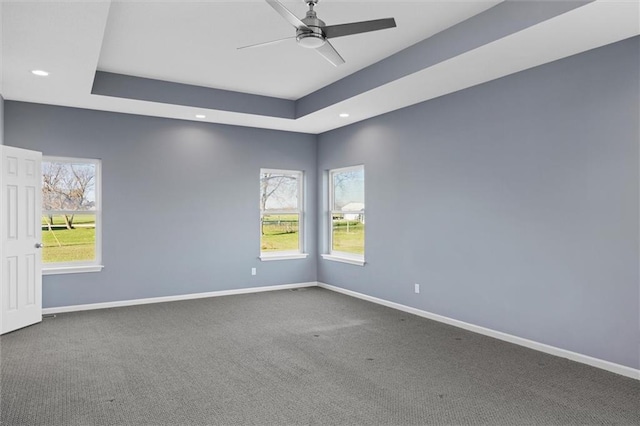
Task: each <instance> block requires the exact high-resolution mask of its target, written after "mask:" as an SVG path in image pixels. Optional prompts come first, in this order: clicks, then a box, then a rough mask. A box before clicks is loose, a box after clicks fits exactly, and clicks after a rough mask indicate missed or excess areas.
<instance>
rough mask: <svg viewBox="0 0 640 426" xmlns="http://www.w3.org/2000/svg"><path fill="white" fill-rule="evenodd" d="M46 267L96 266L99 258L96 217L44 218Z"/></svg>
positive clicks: (43, 259) (91, 215)
mask: <svg viewBox="0 0 640 426" xmlns="http://www.w3.org/2000/svg"><path fill="white" fill-rule="evenodd" d="M42 242H43V243H44V247H43V249H42V261H43V262H44V263H61V262H78V261H84V262H92V261H94V260H95V257H96V216H95V214H93V213H81V214H74V215H47V214H46V213H45V214H44V215H43V216H42Z"/></svg>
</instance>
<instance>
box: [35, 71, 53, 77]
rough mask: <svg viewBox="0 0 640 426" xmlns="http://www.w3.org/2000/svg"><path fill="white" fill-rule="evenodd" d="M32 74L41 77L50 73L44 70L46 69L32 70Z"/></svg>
mask: <svg viewBox="0 0 640 426" xmlns="http://www.w3.org/2000/svg"><path fill="white" fill-rule="evenodd" d="M31 74H33V75H37V76H39V77H46V76H48V75H49V73H48V72H47V71H44V70H32V71H31Z"/></svg>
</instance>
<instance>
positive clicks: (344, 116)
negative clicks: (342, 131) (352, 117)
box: [340, 112, 349, 118]
mask: <svg viewBox="0 0 640 426" xmlns="http://www.w3.org/2000/svg"><path fill="white" fill-rule="evenodd" d="M348 116H349V114H347V113H346V112H343V113H342V114H340V117H342V118H347V117H348Z"/></svg>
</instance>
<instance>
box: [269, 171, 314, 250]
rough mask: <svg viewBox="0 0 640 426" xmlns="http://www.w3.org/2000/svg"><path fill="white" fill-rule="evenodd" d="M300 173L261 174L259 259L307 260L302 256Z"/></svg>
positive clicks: (278, 172)
mask: <svg viewBox="0 0 640 426" xmlns="http://www.w3.org/2000/svg"><path fill="white" fill-rule="evenodd" d="M302 188H303V173H302V172H301V171H296V170H271V169H261V170H260V259H261V260H282V259H299V258H304V257H307V254H305V253H303V252H304V249H303V247H304V240H303V229H304V214H303V199H302Z"/></svg>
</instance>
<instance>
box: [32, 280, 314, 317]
mask: <svg viewBox="0 0 640 426" xmlns="http://www.w3.org/2000/svg"><path fill="white" fill-rule="evenodd" d="M317 285H318V283H317V282H315V281H312V282H308V283H296V284H283V285H274V286H264V287H250V288H239V289H236V290H221V291H210V292H206V293H192V294H180V295H176V296H162V297H150V298H146V299H132V300H119V301H116V302H104V303H89V304H86V305H71V306H58V307H55V308H44V309H42V314H43V315H50V314H61V313H64V312H77V311H89V310H93V309H107V308H119V307H122V306H134V305H146V304H149V303H163V302H175V301H177V300H190V299H203V298H206V297H220V296H232V295H235V294H247V293H260V292H263V291H275V290H290V289H293V288H304V287H315V286H317Z"/></svg>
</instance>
